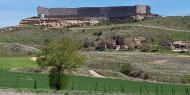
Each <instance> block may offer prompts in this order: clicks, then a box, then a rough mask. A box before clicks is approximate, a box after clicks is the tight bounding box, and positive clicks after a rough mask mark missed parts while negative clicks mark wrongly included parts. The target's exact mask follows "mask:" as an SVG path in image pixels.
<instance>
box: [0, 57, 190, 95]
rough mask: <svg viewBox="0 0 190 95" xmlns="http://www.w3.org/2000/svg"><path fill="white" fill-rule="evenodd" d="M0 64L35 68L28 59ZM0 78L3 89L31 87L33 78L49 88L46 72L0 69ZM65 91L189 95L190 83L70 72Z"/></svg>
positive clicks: (3, 61)
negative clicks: (106, 76)
mask: <svg viewBox="0 0 190 95" xmlns="http://www.w3.org/2000/svg"><path fill="white" fill-rule="evenodd" d="M0 63H3V68H5V69H6V68H14V67H25V68H27V67H36V65H35V63H34V62H33V61H30V59H29V58H1V59H0ZM4 64H5V65H4ZM26 64H29V65H28V66H27V65H26ZM0 80H1V81H0V87H3V88H28V89H34V84H35V83H34V81H37V83H36V87H37V89H39V88H40V89H49V86H48V76H47V74H40V73H22V72H10V71H8V70H0ZM66 90H81V91H101V92H122V93H138V94H140V93H141V94H145V95H174V92H175V95H189V94H188V93H189V90H190V86H188V85H174V84H161V83H157V84H156V83H149V82H143V81H142V82H138V81H130V80H119V79H110V78H93V77H84V76H73V75H72V76H70V82H69V85H68V86H67V87H66ZM172 91H173V94H172Z"/></svg>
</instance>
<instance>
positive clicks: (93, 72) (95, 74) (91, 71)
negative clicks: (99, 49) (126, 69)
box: [88, 70, 104, 78]
mask: <svg viewBox="0 0 190 95" xmlns="http://www.w3.org/2000/svg"><path fill="white" fill-rule="evenodd" d="M88 72H89V73H90V74H91V75H93V76H94V77H99V78H104V76H102V75H100V74H98V73H96V72H95V71H94V70H88Z"/></svg>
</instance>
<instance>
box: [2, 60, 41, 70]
mask: <svg viewBox="0 0 190 95" xmlns="http://www.w3.org/2000/svg"><path fill="white" fill-rule="evenodd" d="M1 64H2V69H13V68H37V67H38V65H37V64H36V62H35V61H32V60H31V59H30V57H13V58H0V65H1Z"/></svg>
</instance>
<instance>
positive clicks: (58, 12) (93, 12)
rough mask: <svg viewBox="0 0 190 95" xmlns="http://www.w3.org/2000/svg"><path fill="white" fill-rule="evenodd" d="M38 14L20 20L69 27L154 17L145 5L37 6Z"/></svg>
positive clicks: (22, 22)
mask: <svg viewBox="0 0 190 95" xmlns="http://www.w3.org/2000/svg"><path fill="white" fill-rule="evenodd" d="M37 13H38V16H36V17H31V18H26V19H24V20H22V21H21V22H20V25H21V26H25V25H44V26H49V27H70V26H83V25H94V24H97V23H100V22H101V21H108V20H124V19H138V20H141V19H144V18H149V17H155V16H157V15H154V14H152V13H151V7H150V6H147V5H135V6H114V7H80V8H44V7H38V8H37Z"/></svg>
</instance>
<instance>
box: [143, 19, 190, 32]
mask: <svg viewBox="0 0 190 95" xmlns="http://www.w3.org/2000/svg"><path fill="white" fill-rule="evenodd" d="M140 24H142V25H151V26H160V27H165V28H173V29H181V30H190V16H173V17H172V16H169V17H160V18H156V19H150V20H144V21H142V22H140Z"/></svg>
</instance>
